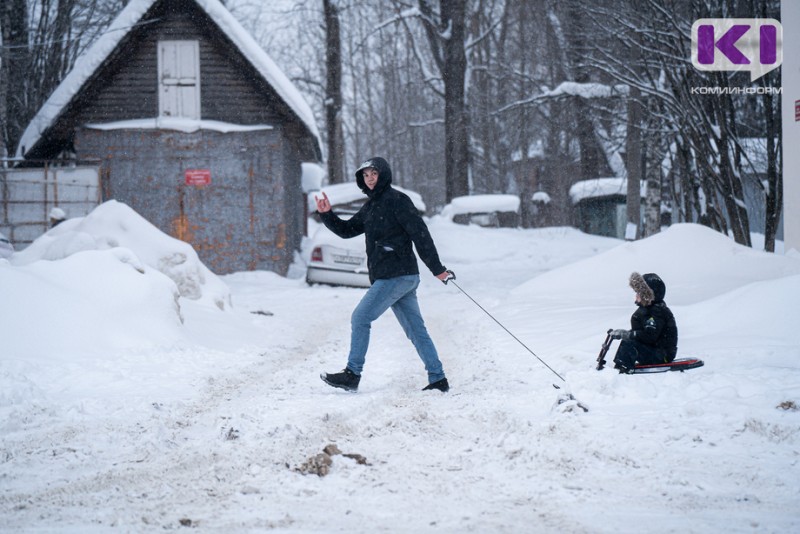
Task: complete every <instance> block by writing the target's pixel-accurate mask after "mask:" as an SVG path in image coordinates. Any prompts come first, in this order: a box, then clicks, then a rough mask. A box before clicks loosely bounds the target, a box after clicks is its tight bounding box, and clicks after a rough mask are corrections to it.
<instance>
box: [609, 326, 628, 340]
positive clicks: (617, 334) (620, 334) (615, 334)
mask: <svg viewBox="0 0 800 534" xmlns="http://www.w3.org/2000/svg"><path fill="white" fill-rule="evenodd" d="M630 338H631V331H630V330H623V329H618V330H612V331H611V339H621V340H622V341H628V340H629V339H630Z"/></svg>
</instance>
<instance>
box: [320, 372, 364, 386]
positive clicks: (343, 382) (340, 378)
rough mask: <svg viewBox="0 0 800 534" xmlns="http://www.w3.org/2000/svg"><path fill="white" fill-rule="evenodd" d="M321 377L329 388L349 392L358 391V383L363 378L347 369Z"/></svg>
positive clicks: (324, 374) (323, 374) (321, 375)
mask: <svg viewBox="0 0 800 534" xmlns="http://www.w3.org/2000/svg"><path fill="white" fill-rule="evenodd" d="M319 377H320V378H321V379H322V381H323V382H325V383H326V384H328V385H329V386H333V387H335V388H341V389H345V390H347V391H358V383H359V382H360V381H361V376H359V375H357V374H355V373H354V372H353V371H351V370H350V369H347V368H345V369H344V370H343V371H341V372H339V373H332V374H328V373H322V374H320V375H319Z"/></svg>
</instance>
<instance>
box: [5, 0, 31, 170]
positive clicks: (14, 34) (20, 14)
mask: <svg viewBox="0 0 800 534" xmlns="http://www.w3.org/2000/svg"><path fill="white" fill-rule="evenodd" d="M0 17H2V19H0V27H2V35H3V40H2V44H3V48H2V49H0V50H2V57H1V58H0V59H1V60H2V70H0V86H1V87H0V97H2V99H3V100H2V102H0V113H2V116H0V119H2V120H1V121H0V123H1V124H0V127H1V128H2V130H3V132H2V134H0V140H1V141H2V142H3V147H4V148H5V149H6V150H7V153H8V155H9V156H13V155H14V152H15V150H16V147H17V143H18V142H19V138H20V137H21V136H22V131H23V129H24V128H25V123H26V121H27V119H28V118H29V117H28V113H27V110H26V96H27V90H26V80H27V79H28V78H29V76H30V73H29V72H28V71H29V64H30V60H29V51H28V48H27V46H28V31H29V30H28V6H27V1H26V0H4V1H3V7H2V11H0ZM0 151H2V148H0Z"/></svg>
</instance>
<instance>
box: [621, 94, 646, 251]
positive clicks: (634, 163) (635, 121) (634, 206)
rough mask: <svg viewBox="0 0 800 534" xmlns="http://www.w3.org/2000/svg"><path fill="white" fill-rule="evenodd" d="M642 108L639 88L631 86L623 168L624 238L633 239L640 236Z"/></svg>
mask: <svg viewBox="0 0 800 534" xmlns="http://www.w3.org/2000/svg"><path fill="white" fill-rule="evenodd" d="M641 122H642V110H641V104H640V103H639V90H638V89H637V88H636V87H631V89H630V94H629V95H628V125H627V132H626V135H625V170H626V171H627V175H628V190H627V200H626V220H627V222H628V224H627V227H626V229H625V239H627V240H628V241H633V240H635V239H637V238H638V237H641V235H642V232H641V229H640V228H639V226H640V224H641V202H642V200H641V193H640V187H641V185H640V184H641V181H642V137H641V136H642V132H641Z"/></svg>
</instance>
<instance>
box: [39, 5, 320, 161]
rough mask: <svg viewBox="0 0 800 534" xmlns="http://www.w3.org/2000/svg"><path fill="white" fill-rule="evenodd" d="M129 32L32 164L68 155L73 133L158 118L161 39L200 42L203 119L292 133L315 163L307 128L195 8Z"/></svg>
mask: <svg viewBox="0 0 800 534" xmlns="http://www.w3.org/2000/svg"><path fill="white" fill-rule="evenodd" d="M152 19H158V22H154V23H151V24H145V25H143V26H140V27H138V28H135V29H133V30H131V32H130V33H129V34H128V35H127V36H126V37H125V38H124V39H123V40H122V41H121V43H120V45H119V46H118V47H117V49H116V50H115V51H114V52H113V53H112V55H111V56H110V57H109V58H108V59H107V60H106V62H105V64H104V65H103V66H101V67H100V68H99V69H98V71H97V72H96V73H95V74H94V76H93V77H92V78H91V80H90V81H89V82H87V84H86V85H85V86H84V88H83V91H82V93H81V94H80V95H79V96H77V97H76V98H75V99H74V100H73V102H72V103H71V104H70V105H69V106H68V107H67V109H66V110H65V113H64V116H63V117H61V118H60V120H59V121H58V123H57V124H56V125H55V126H54V127H53V128H51V131H50V132H49V135H48V136H47V137H46V138H43V143H42V147H41V150H40V151H37V153H36V154H30V155H29V157H38V158H46V157H53V156H55V155H56V154H57V153H59V152H60V151H61V150H63V149H64V148H68V147H69V144H70V141H71V138H72V135H73V133H74V128H76V127H79V126H81V125H83V124H87V123H105V122H114V121H124V120H130V119H142V118H153V117H156V116H157V115H158V66H157V64H158V55H157V43H158V41H159V40H184V39H185V40H197V41H199V43H200V83H201V86H200V99H201V100H200V102H201V103H200V113H201V118H203V119H209V120H217V121H222V122H230V123H236V124H271V125H274V126H280V127H282V128H284V129H285V131H286V132H287V134H288V136H289V138H290V142H291V143H292V144H293V145H294V148H295V149H296V150H298V151H299V152H300V153H301V157H302V158H303V159H305V160H311V161H314V160H317V159H318V149H317V147H316V146H315V145H316V142H315V141H314V140H313V138H312V137H311V135H310V134H309V133H308V132H307V131H306V128H305V126H304V125H303V124H302V122H301V121H300V120H299V119H298V118H297V117H296V116H295V115H294V113H293V112H291V110H290V109H289V107H288V106H287V105H286V104H285V103H284V102H283V100H282V99H281V98H280V97H279V96H278V95H277V93H276V92H275V91H274V89H273V88H272V87H271V86H270V85H269V84H268V83H267V82H266V80H264V79H263V78H262V77H261V75H260V74H259V73H258V71H256V69H255V68H254V67H253V66H252V65H250V63H249V62H248V61H247V59H246V58H245V57H244V56H243V55H242V54H241V52H239V50H238V49H237V48H236V47H235V46H234V45H233V43H231V42H230V41H229V40H228V38H227V37H226V36H225V34H224V33H223V32H222V31H221V30H220V29H219V28H218V27H217V26H216V24H214V23H213V21H212V20H211V19H210V18H209V17H208V16H207V15H206V14H205V12H204V11H202V9H200V8H199V7H198V6H197V5H196V4H195V3H194V2H192V1H189V0H180V1H174V2H158V3H156V4H155V5H154V6H153V8H152V9H151V10H150V12H148V13H147V14H146V15H145V16H144V18H143V20H145V21H146V20H152Z"/></svg>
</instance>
